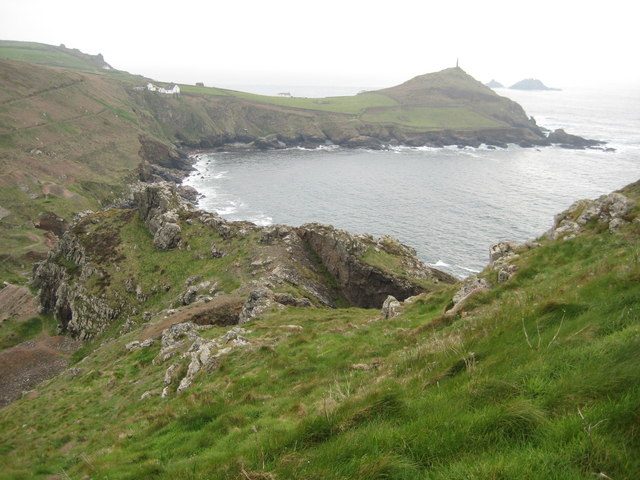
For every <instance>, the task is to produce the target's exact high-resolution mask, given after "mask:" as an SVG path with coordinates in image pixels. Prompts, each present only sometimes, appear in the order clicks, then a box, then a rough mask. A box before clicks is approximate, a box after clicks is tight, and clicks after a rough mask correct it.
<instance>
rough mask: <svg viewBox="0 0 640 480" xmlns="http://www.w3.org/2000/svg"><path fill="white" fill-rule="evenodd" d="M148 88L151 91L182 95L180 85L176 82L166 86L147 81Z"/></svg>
mask: <svg viewBox="0 0 640 480" xmlns="http://www.w3.org/2000/svg"><path fill="white" fill-rule="evenodd" d="M147 90H149V91H150V92H158V93H164V94H167V95H172V94H173V95H180V87H179V86H178V85H176V84H175V83H170V84H169V85H167V86H166V87H157V86H155V85H154V84H153V83H147Z"/></svg>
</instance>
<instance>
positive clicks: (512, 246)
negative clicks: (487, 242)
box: [489, 242, 518, 263]
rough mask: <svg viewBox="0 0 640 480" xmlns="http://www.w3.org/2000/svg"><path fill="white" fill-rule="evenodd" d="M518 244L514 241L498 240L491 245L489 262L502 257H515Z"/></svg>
mask: <svg viewBox="0 0 640 480" xmlns="http://www.w3.org/2000/svg"><path fill="white" fill-rule="evenodd" d="M517 247H518V245H517V244H516V243H514V242H497V243H494V244H492V245H491V246H490V247H489V262H491V263H493V262H495V261H496V260H500V259H502V258H509V257H513V255H515V252H516V248H517Z"/></svg>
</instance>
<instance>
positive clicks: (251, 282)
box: [33, 182, 455, 339]
mask: <svg viewBox="0 0 640 480" xmlns="http://www.w3.org/2000/svg"><path fill="white" fill-rule="evenodd" d="M133 201H134V203H135V205H136V209H135V210H132V209H111V210H106V211H103V212H98V213H86V214H84V215H82V216H79V217H78V218H77V219H76V221H75V223H74V224H73V225H72V226H71V228H70V229H69V231H68V232H67V233H66V234H65V235H64V236H63V237H62V239H61V241H60V242H59V243H58V244H57V246H56V247H55V248H54V249H53V250H52V251H51V252H50V253H49V255H48V256H47V259H46V260H45V261H44V262H42V263H40V264H38V265H37V267H36V268H35V271H34V280H33V285H34V286H35V287H36V288H37V289H38V290H39V298H40V302H41V304H42V308H43V309H44V311H46V312H48V313H51V314H53V315H54V316H55V317H56V318H57V319H58V321H59V326H60V331H61V332H65V333H69V334H71V335H72V336H74V337H78V338H81V339H89V338H92V337H94V336H95V335H97V334H100V333H102V332H103V331H105V329H107V328H109V326H110V325H112V324H113V323H119V324H135V323H137V322H140V321H143V320H144V319H148V318H150V316H151V315H156V314H159V312H160V311H162V310H164V309H167V308H180V309H182V310H185V313H184V315H187V316H188V317H189V318H190V319H191V321H195V322H198V323H214V324H224V325H229V324H234V323H246V322H248V321H249V320H251V319H253V318H254V317H256V316H259V315H261V314H262V313H263V312H265V311H266V310H268V309H272V308H282V307H283V306H286V305H292V306H300V307H305V306H306V307H311V306H318V307H336V306H338V305H351V306H357V307H364V308H380V307H381V306H382V303H383V301H384V300H385V298H386V297H387V296H388V295H393V296H395V297H397V298H399V299H405V298H407V297H409V296H411V295H415V294H417V293H420V292H424V291H429V290H432V289H434V288H438V286H439V285H440V284H446V283H453V282H455V279H454V278H453V277H451V276H449V275H447V274H445V273H443V272H439V271H437V270H434V269H432V268H430V267H427V266H426V265H424V264H423V263H422V262H420V261H419V260H418V259H417V258H416V256H415V251H413V250H412V249H410V248H408V247H406V246H404V245H401V244H400V243H399V242H398V241H397V240H394V239H392V238H390V237H384V238H382V239H376V238H373V237H372V236H369V235H355V236H354V235H351V234H349V233H347V232H345V231H342V230H336V229H334V228H333V227H331V226H327V225H319V224H308V225H303V226H301V227H299V228H292V227H287V226H284V225H276V226H268V227H260V226H257V225H254V224H251V223H248V222H230V221H227V220H225V219H223V218H222V217H220V216H218V215H216V214H212V213H208V212H203V211H200V210H197V209H195V208H194V207H192V206H191V205H190V204H189V203H188V202H185V201H184V200H183V199H181V197H180V196H179V195H178V193H177V188H176V186H175V185H173V184H171V183H166V182H161V183H153V184H140V185H138V186H137V187H136V188H135V189H134V192H133ZM223 299H227V300H223Z"/></svg>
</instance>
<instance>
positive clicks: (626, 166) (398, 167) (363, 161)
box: [184, 87, 640, 278]
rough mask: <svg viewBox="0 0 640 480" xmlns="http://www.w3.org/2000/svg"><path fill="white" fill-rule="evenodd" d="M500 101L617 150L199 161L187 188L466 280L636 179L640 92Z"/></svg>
mask: <svg viewBox="0 0 640 480" xmlns="http://www.w3.org/2000/svg"><path fill="white" fill-rule="evenodd" d="M279 90H280V91H281V88H279ZM496 92H497V93H498V94H499V95H503V96H506V97H509V98H511V99H513V100H515V101H516V102H518V103H519V104H520V105H522V106H523V107H524V109H525V111H526V112H527V114H528V115H531V116H533V117H534V118H535V119H536V121H537V123H538V125H539V126H541V127H544V128H547V129H550V130H554V129H556V128H563V129H565V131H567V132H568V133H572V134H577V135H580V136H583V137H587V138H593V139H597V140H602V141H605V142H607V145H606V146H607V147H609V148H612V149H614V151H601V150H568V149H562V148H559V147H543V148H520V147H518V146H515V145H510V146H509V147H508V148H505V149H496V150H494V149H490V148H488V147H486V146H481V147H480V148H469V147H466V148H457V147H447V148H426V147H421V148H409V147H397V148H390V149H388V150H367V149H356V150H353V149H344V148H338V147H323V148H318V149H303V148H291V149H286V150H275V151H233V152H217V153H206V152H203V153H199V154H198V155H197V158H196V163H195V168H196V170H195V171H194V172H193V174H192V175H190V176H189V177H188V178H187V179H186V180H185V182H184V183H185V184H187V185H191V186H193V187H194V188H196V189H197V190H198V191H199V192H200V193H201V194H202V198H201V199H200V200H199V205H198V206H199V207H200V208H202V209H205V210H209V211H213V212H218V213H219V214H220V215H222V216H223V217H225V218H227V219H230V220H249V221H251V222H254V223H256V224H259V225H270V224H287V225H292V226H299V225H301V224H304V223H308V222H320V223H328V224H332V225H334V226H335V227H337V228H341V229H345V230H348V231H350V232H352V233H371V234H373V235H375V236H381V235H392V236H394V237H396V238H398V239H399V240H400V241H401V242H402V243H404V244H406V245H409V246H411V247H413V248H415V250H416V251H417V254H418V256H419V258H421V259H422V260H423V261H424V262H425V263H427V264H428V265H430V266H433V267H436V268H439V269H441V270H444V271H446V272H448V273H451V274H453V275H455V276H456V277H458V278H464V277H466V276H468V275H471V274H473V273H477V272H479V271H481V270H482V269H483V268H484V267H485V266H486V265H487V263H488V255H489V254H488V251H489V246H490V245H491V244H492V243H494V242H498V241H514V242H519V243H520V242H524V241H526V240H529V239H535V238H538V237H540V236H541V235H543V234H544V232H545V231H547V230H548V229H549V228H550V227H551V226H552V223H553V216H554V215H555V214H557V213H559V212H561V211H563V210H565V209H566V208H568V207H569V206H570V205H571V204H572V203H573V202H574V201H576V200H578V199H581V198H597V197H598V196H600V195H603V194H606V193H610V192H611V191H613V190H616V189H619V188H622V187H623V186H625V185H627V184H629V183H631V182H634V181H636V180H638V179H640V88H634V87H626V88H620V87H618V88H608V89H586V88H573V89H563V90H561V91H516V90H509V89H497V90H496ZM260 93H265V90H263V91H261V92H260ZM267 93H268V92H267ZM305 93H306V94H307V95H308V96H326V95H331V94H333V93H335V90H331V89H327V90H325V91H323V90H322V89H321V88H318V87H316V89H315V91H314V90H313V89H307V90H305ZM313 93H315V95H314V94H313ZM348 93H357V92H356V91H353V92H345V93H344V94H348Z"/></svg>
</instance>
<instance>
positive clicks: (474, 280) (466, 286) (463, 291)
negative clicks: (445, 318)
mask: <svg viewBox="0 0 640 480" xmlns="http://www.w3.org/2000/svg"><path fill="white" fill-rule="evenodd" d="M489 288H491V284H490V283H489V282H488V281H487V280H486V279H484V278H480V277H478V276H476V275H471V276H469V277H467V278H466V279H464V280H463V281H462V285H461V286H460V288H459V289H458V291H457V292H456V294H455V295H454V296H453V300H452V304H451V306H450V308H448V309H447V311H446V312H445V313H446V314H447V315H455V314H457V313H459V312H460V310H462V307H463V306H464V304H465V303H466V301H467V300H468V299H469V298H471V296H473V294H475V293H477V292H479V291H481V290H487V289H489Z"/></svg>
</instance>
